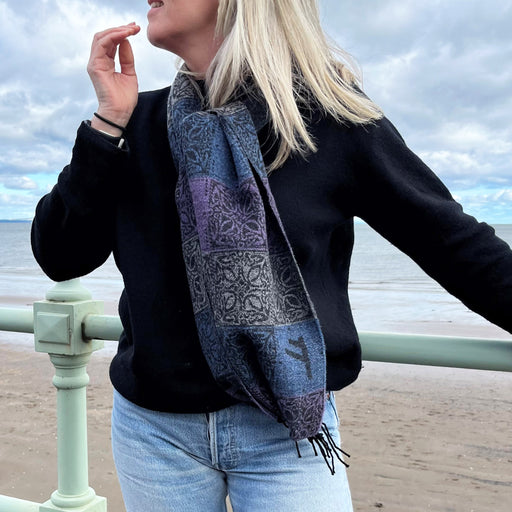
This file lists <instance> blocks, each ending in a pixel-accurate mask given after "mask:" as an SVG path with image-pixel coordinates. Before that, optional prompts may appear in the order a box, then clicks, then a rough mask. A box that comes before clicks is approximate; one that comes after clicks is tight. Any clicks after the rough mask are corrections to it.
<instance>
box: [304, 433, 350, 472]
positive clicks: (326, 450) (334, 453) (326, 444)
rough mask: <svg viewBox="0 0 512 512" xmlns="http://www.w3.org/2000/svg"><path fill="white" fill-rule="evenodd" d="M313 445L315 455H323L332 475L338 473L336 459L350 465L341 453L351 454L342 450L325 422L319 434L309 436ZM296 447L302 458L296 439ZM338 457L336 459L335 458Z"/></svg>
mask: <svg viewBox="0 0 512 512" xmlns="http://www.w3.org/2000/svg"><path fill="white" fill-rule="evenodd" d="M307 439H308V441H309V443H310V444H311V446H312V447H313V451H314V452H315V456H316V457H318V452H320V454H321V455H322V457H323V459H324V461H325V463H326V464H327V467H328V468H329V471H330V472H331V475H334V474H335V473H336V470H335V467H334V463H335V460H336V459H338V460H339V461H340V462H341V463H342V464H343V465H344V466H345V467H346V468H348V467H349V465H348V464H347V463H346V462H345V461H344V460H343V459H342V457H341V455H345V457H350V455H349V454H348V453H347V452H346V451H344V450H342V449H341V448H340V447H339V446H336V443H335V442H334V439H333V438H332V435H331V433H330V432H329V429H328V428H327V425H326V424H325V423H322V430H321V432H319V433H318V434H316V435H315V436H312V437H308V438H307ZM295 448H296V449H297V455H298V456H299V458H302V455H301V453H300V449H299V443H298V442H297V441H295ZM335 457H336V459H335Z"/></svg>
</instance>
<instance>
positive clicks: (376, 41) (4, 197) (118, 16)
mask: <svg viewBox="0 0 512 512" xmlns="http://www.w3.org/2000/svg"><path fill="white" fill-rule="evenodd" d="M13 5H14V4H12V3H8V2H6V1H3V0H0V23H1V24H2V31H1V32H0V53H1V55H2V59H1V61H0V177H1V176H4V177H5V176H9V177H10V178H9V179H18V180H23V179H24V178H27V179H29V180H32V181H33V182H34V183H36V185H37V187H38V188H37V189H32V190H27V189H24V190H17V192H16V194H15V195H11V194H12V193H13V192H12V188H8V186H6V185H5V183H6V179H0V194H1V201H0V217H4V216H6V214H5V213H4V212H7V211H9V208H10V207H11V208H13V210H12V211H14V207H13V204H14V203H15V202H16V212H18V213H17V215H18V214H19V212H21V211H22V210H23V208H25V210H23V211H25V215H24V216H25V217H30V216H31V215H32V211H33V207H34V201H35V196H34V195H35V194H36V192H38V191H44V190H47V188H48V187H49V186H50V185H51V183H52V182H54V181H55V180H56V177H57V173H58V172H59V171H60V170H61V168H62V167H63V166H64V165H65V164H66V163H67V161H68V159H69V156H70V152H71V147H72V143H73V139H74V136H75V132H76V129H77V127H78V124H79V123H80V121H81V120H82V119H86V118H90V116H91V114H92V112H93V111H94V109H95V106H96V103H95V96H94V91H93V89H92V86H91V84H90V82H89V79H88V76H87V73H86V64H87V60H88V55H89V48H90V42H91V39H92V36H93V34H94V32H96V31H98V30H102V29H104V28H105V27H108V26H114V25H118V24H121V23H127V22H130V21H136V22H138V23H139V24H141V26H142V28H143V32H144V30H145V27H146V12H147V4H146V2H145V1H143V0H111V1H109V2H101V1H100V0H88V1H83V0H66V1H64V0H45V1H41V0H27V1H25V2H23V9H18V8H16V9H14V8H13V7H11V6H13ZM320 5H321V10H322V17H323V23H324V26H325V27H326V28H327V31H328V32H329V33H330V34H331V35H332V36H333V38H334V39H335V40H336V41H337V43H338V44H339V45H340V46H341V47H343V48H345V49H346V50H347V51H349V52H351V53H352V54H353V55H354V57H355V58H356V59H357V61H358V62H359V63H360V65H361V67H362V69H363V72H364V86H365V90H366V92H367V93H368V94H369V95H370V96H371V97H372V98H373V99H374V100H375V101H376V102H377V103H378V104H379V105H381V107H382V108H383V110H384V111H385V113H386V115H387V116H388V117H389V118H390V119H391V121H392V122H393V123H394V124H395V125H396V126H397V128H398V129H399V131H400V132H401V133H402V135H403V136H404V137H405V139H406V141H407V143H408V145H409V146H410V147H411V148H412V149H413V150H414V151H415V152H417V153H418V154H419V155H420V157H421V158H423V159H424V160H425V162H426V163H427V164H428V165H429V166H431V167H432V168H433V169H434V170H435V171H436V172H437V173H438V174H439V175H440V176H441V177H442V179H443V180H444V181H445V182H446V183H447V185H448V186H449V187H450V188H451V189H452V191H454V193H455V194H456V195H457V197H460V198H461V201H462V202H463V204H464V206H465V207H466V208H469V209H474V210H475V211H476V210H478V212H479V213H482V214H483V216H484V218H485V217H486V216H489V218H498V217H499V218H500V219H508V220H505V221H507V222H512V198H511V197H510V196H511V195H512V193H510V191H512V164H511V163H510V162H512V123H511V122H510V118H511V117H512V115H511V114H512V94H511V91H512V34H511V31H510V27H511V26H512V2H511V1H509V0H506V1H504V0H488V1H487V2H481V1H480V2H477V1H476V0H450V1H448V0H363V1H355V0H350V1H349V0H320ZM132 45H133V48H134V53H135V58H136V67H137V70H138V75H139V82H140V87H141V89H155V88H159V87H163V86H165V85H167V84H168V83H169V82H170V81H171V79H172V77H173V75H174V72H175V64H174V57H173V56H171V55H169V54H167V53H166V52H163V51H160V50H157V49H155V48H153V47H151V45H149V43H148V42H147V41H146V38H145V36H144V34H139V35H138V36H136V37H135V38H133V40H132ZM2 183H3V185H2ZM7 183H8V181H7ZM11 183H15V182H11ZM18 183H23V181H19V182H18ZM9 191H11V192H9ZM41 193H42V192H41ZM500 194H501V195H500ZM498 197H499V198H500V199H499V200H498V199H496V198H498ZM9 198H11V199H9ZM9 205H11V206H9ZM23 205H24V206H23ZM507 206H508V211H509V214H508V217H506V215H507Z"/></svg>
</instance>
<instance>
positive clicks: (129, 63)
mask: <svg viewBox="0 0 512 512" xmlns="http://www.w3.org/2000/svg"><path fill="white" fill-rule="evenodd" d="M119 65H120V66H121V73H122V74H123V75H135V62H134V58H133V51H132V45H131V44H130V41H128V39H123V40H122V41H121V43H120V44H119Z"/></svg>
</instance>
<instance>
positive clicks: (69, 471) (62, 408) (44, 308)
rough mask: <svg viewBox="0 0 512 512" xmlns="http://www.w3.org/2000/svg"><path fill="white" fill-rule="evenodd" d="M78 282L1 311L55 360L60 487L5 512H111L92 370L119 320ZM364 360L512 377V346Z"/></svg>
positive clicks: (385, 346)
mask: <svg viewBox="0 0 512 512" xmlns="http://www.w3.org/2000/svg"><path fill="white" fill-rule="evenodd" d="M102 313H103V303H102V302H100V301H94V300H91V295H90V293H89V292H88V291H87V290H86V289H85V288H84V287H83V286H82V285H81V284H80V281H79V280H78V279H74V280H72V281H66V282H63V283H58V284H56V285H55V286H54V287H53V288H52V289H51V290H50V291H48V293H47V294H46V300H44V301H39V302H35V303H34V308H33V310H27V309H19V308H0V330H1V331H12V332H23V333H34V338H35V348H36V351H38V352H44V353H47V354H49V356H50V360H51V362H52V364H53V365H54V367H55V376H54V377H53V384H54V385H55V387H56V388H57V467H58V486H57V490H56V491H55V492H54V493H53V494H52V495H51V497H50V499H49V500H48V501H47V502H45V503H42V504H39V503H34V502H30V501H26V500H21V499H16V498H11V497H8V496H1V495H0V512H50V511H56V510H57V511H59V510H60V511H62V512H65V511H68V512H106V510H107V502H106V499H105V498H102V497H100V496H96V493H95V492H94V490H93V489H92V488H91V487H89V477H88V460H87V412H86V410H87V408H86V391H85V390H86V387H87V384H88V382H89V377H88V375H87V372H86V366H87V363H88V362H89V359H90V357H91V354H92V352H94V351H95V350H98V349H100V348H102V347H103V341H101V340H117V339H119V336H120V334H121V331H122V326H121V322H120V320H119V317H116V316H107V315H103V314H102ZM360 339H361V345H362V348H363V359H365V360H367V361H383V362H390V363H408V364H421V365H431V366H450V367H458V368H474V369H480V370H498V371H508V372H512V340H497V339H478V338H462V337H452V336H426V335H417V334H391V333H372V332H363V333H360Z"/></svg>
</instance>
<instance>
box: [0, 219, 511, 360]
mask: <svg viewBox="0 0 512 512" xmlns="http://www.w3.org/2000/svg"><path fill="white" fill-rule="evenodd" d="M493 227H494V228H495V230H496V233H497V235H498V236H499V237H500V238H502V239H503V240H505V241H506V242H507V243H508V244H509V245H512V225H511V224H500V225H496V226H493ZM84 250H90V249H84ZM81 282H82V284H83V285H84V286H85V287H86V288H88V289H89V290H90V292H91V293H92V296H93V298H94V299H96V300H103V301H104V302H105V313H106V314H116V312H117V301H118V298H119V296H120V294H121V291H122V289H123V282H122V278H121V275H120V274H119V272H118V270H117V268H116V266H115V263H114V260H113V258H112V257H111V258H109V259H108V260H107V262H106V263H105V264H104V265H103V266H102V267H100V268H99V269H97V270H95V271H94V272H92V273H91V274H89V275H87V276H85V277H83V278H82V279H81ZM52 286H53V283H52V281H50V279H49V278H48V277H46V276H45V274H44V273H43V272H42V271H41V269H40V268H39V266H38V264H37V262H36V261H35V259H34V257H33V256H32V252H31V248H30V223H28V222H0V307H16V308H29V307H31V306H32V303H33V302H34V301H36V300H42V299H44V297H45V294H46V292H47V291H48V290H49V289H50V288H51V287H52ZM349 294H350V300H351V304H352V309H353V315H354V320H355V322H356V326H357V328H358V330H360V331H381V332H405V333H422V334H446V335H456V336H457V335H460V336H474V337H492V338H505V339H507V338H508V339H510V335H509V334H508V333H506V332H505V331H503V330H502V329H500V328H498V327H496V326H494V325H492V324H490V323H489V322H488V321H487V320H485V319H483V318H481V317H480V316H478V315H477V314H475V313H473V312H472V311H470V310H469V309H468V308H467V307H466V306H464V305H463V304H462V303H461V302H459V301H458V300H457V299H456V298H454V297H452V296H451V295H449V294H448V293H447V292H446V291H445V290H444V289H443V288H442V287H441V286H440V285H439V284H437V283H436V282H435V281H433V280H432V279H431V278H430V277H429V276H427V275H426V274H425V273H424V272H423V271H422V270H421V269H420V268H419V267H418V265H416V263H414V262H413V261H412V260H411V259H410V258H409V257H407V256H406V255H404V254H403V253H401V252H400V251H399V250H398V249H396V248H395V247H394V246H392V245H391V244H390V243H389V242H387V241H386V240H385V239H384V238H382V237H381V236H380V235H379V234H378V233H376V232H375V231H374V230H373V229H372V228H370V227H369V226H368V225H366V224H364V223H356V224H355V247H354V253H353V258H352V264H351V271H350V286H349ZM0 342H1V343H12V344H15V345H19V346H31V345H32V343H33V341H32V336H30V335H24V334H15V333H7V332H2V331H0ZM109 346H110V348H111V349H112V350H113V349H114V348H113V346H112V345H109Z"/></svg>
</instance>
